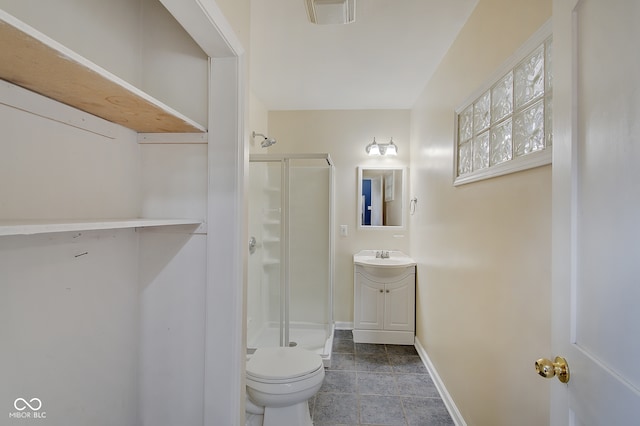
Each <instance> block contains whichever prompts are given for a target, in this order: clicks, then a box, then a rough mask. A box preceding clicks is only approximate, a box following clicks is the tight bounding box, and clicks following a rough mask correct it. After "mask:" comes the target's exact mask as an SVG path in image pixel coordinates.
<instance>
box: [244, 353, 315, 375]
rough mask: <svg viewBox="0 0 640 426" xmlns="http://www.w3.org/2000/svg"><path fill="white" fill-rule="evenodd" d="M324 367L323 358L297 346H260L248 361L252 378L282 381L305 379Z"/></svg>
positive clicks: (247, 370)
mask: <svg viewBox="0 0 640 426" xmlns="http://www.w3.org/2000/svg"><path fill="white" fill-rule="evenodd" d="M322 368H324V366H323V364H322V358H320V357H319V356H318V355H317V354H314V353H313V352H309V351H306V350H303V349H300V348H297V347H277V348H259V349H257V350H256V351H255V353H254V354H253V355H252V356H251V359H250V360H249V361H248V362H247V365H246V373H247V376H248V377H250V378H251V379H252V380H255V381H259V382H263V383H282V382H293V381H298V380H304V379H306V378H307V377H309V376H313V375H314V374H317V372H318V371H319V370H320V369H322Z"/></svg>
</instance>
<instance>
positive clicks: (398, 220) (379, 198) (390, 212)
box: [356, 167, 405, 228]
mask: <svg viewBox="0 0 640 426" xmlns="http://www.w3.org/2000/svg"><path fill="white" fill-rule="evenodd" d="M404 170H405V169H404V168H403V167H358V193H357V194H356V195H357V198H358V226H359V227H363V228H378V227H382V228H387V227H402V226H404V204H405V203H404V193H405V188H404V181H405V176H404V175H405V173H404Z"/></svg>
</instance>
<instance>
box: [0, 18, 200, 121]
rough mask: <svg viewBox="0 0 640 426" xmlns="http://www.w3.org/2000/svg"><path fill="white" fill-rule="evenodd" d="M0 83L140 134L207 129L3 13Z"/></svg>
mask: <svg viewBox="0 0 640 426" xmlns="http://www.w3.org/2000/svg"><path fill="white" fill-rule="evenodd" d="M0 46H2V49H0V79H3V80H6V81H9V82H11V83H13V84H15V85H17V86H21V87H24V88H25V89H29V90H31V91H33V92H36V93H39V94H41V95H43V96H47V97H49V98H51V99H54V100H56V101H59V102H62V103H64V104H66V105H69V106H72V107H74V108H77V109H79V110H82V111H85V112H88V113H90V114H93V115H95V116H98V117H101V118H103V119H105V120H107V121H111V122H113V123H117V124H120V125H122V126H125V127H127V128H130V129H132V130H135V131H137V132H140V133H199V132H200V133H204V132H206V129H205V128H204V127H203V126H201V125H200V124H198V123H196V122H195V121H193V120H191V119H190V118H188V117H186V116H184V115H182V114H181V113H179V112H177V111H175V110H173V109H172V108H170V107H168V106H167V105H164V104H163V103H162V102H160V101H158V100H157V99H154V98H153V97H151V96H149V95H148V94H146V93H145V92H143V91H141V90H140V89H138V88H136V87H134V86H132V85H131V84H129V83H127V82H126V81H124V80H122V79H120V78H118V77H117V76H115V75H113V74H111V73H110V72H108V71H106V70H105V69H104V68H101V67H100V66H98V65H96V64H94V63H93V62H91V61H89V60H87V59H85V58H84V57H82V56H80V55H79V54H77V53H75V52H73V51H72V50H70V49H68V48H66V47H65V46H63V45H61V44H60V43H58V42H56V41H55V40H52V39H51V38H49V37H47V36H46V35H44V34H42V33H40V32H38V31H37V30H35V29H34V28H32V27H30V26H29V25H27V24H25V23H24V22H22V21H20V20H18V19H16V18H15V17H13V16H12V15H10V14H8V13H6V12H4V11H3V10H0Z"/></svg>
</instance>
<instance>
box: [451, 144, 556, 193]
mask: <svg viewBox="0 0 640 426" xmlns="http://www.w3.org/2000/svg"><path fill="white" fill-rule="evenodd" d="M455 155H456V158H457V154H455ZM552 157H553V149H552V148H551V147H549V148H546V149H544V150H543V151H539V152H533V153H531V154H527V155H523V156H522V157H516V158H514V159H513V160H509V161H505V162H504V163H502V164H497V165H495V166H491V167H487V168H485V169H482V170H477V171H475V172H471V173H467V174H465V175H463V176H458V177H457V178H456V179H455V181H454V182H453V186H459V185H464V184H466V183H471V182H475V181H478V180H482V179H489V178H493V177H498V176H503V175H507V174H509V173H515V172H520V171H523V170H528V169H533V168H534V167H540V166H546V165H547V164H551V159H552ZM456 163H457V161H456ZM456 168H457V165H456Z"/></svg>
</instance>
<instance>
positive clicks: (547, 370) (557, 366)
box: [535, 356, 569, 383]
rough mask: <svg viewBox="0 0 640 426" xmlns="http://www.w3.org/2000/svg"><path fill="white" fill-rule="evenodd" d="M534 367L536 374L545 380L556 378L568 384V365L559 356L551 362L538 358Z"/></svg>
mask: <svg viewBox="0 0 640 426" xmlns="http://www.w3.org/2000/svg"><path fill="white" fill-rule="evenodd" d="M535 366H536V372H537V373H538V374H539V375H541V376H542V377H544V378H545V379H550V378H552V377H554V376H556V377H558V380H560V381H561V382H562V383H568V382H569V364H567V360H566V359H564V358H562V357H561V356H557V357H556V359H555V360H554V361H553V362H552V361H551V360H550V359H547V358H540V359H539V360H537V361H536V364H535Z"/></svg>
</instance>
